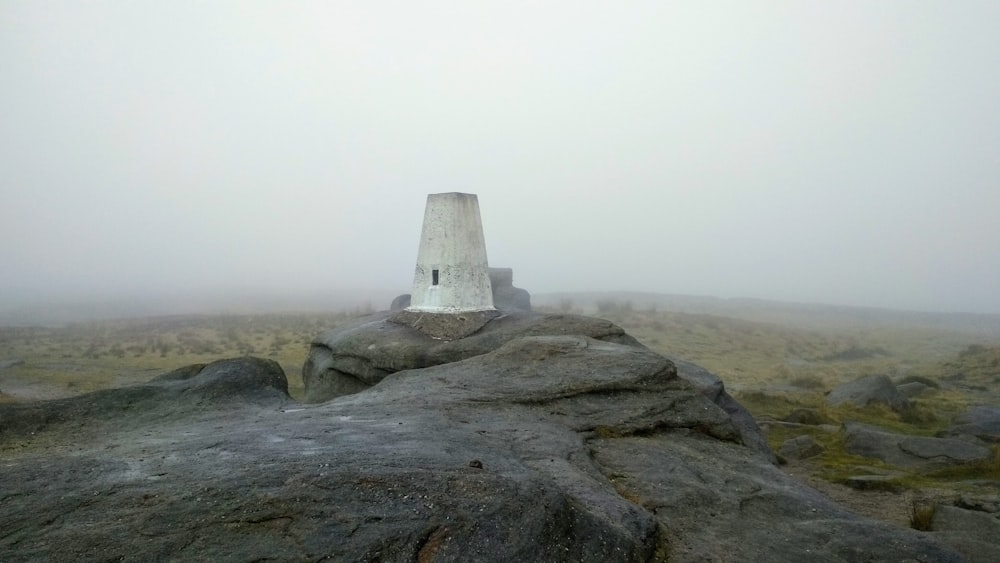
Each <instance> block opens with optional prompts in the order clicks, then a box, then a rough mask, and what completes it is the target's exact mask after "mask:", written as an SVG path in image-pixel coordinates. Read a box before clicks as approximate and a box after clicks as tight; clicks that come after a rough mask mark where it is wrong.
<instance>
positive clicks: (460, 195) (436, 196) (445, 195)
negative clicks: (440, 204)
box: [427, 192, 479, 199]
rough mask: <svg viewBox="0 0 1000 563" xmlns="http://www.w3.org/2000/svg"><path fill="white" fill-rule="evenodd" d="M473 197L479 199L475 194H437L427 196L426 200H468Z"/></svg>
mask: <svg viewBox="0 0 1000 563" xmlns="http://www.w3.org/2000/svg"><path fill="white" fill-rule="evenodd" d="M468 197H474V198H477V199H478V198H479V196H477V195H476V194H469V193H465V192H441V193H439V194H427V199H430V198H468Z"/></svg>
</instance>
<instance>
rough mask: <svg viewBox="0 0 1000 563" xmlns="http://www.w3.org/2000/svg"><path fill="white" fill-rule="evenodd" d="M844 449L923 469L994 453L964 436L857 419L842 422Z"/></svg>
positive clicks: (981, 459) (940, 467) (982, 458)
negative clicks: (898, 429) (910, 431)
mask: <svg viewBox="0 0 1000 563" xmlns="http://www.w3.org/2000/svg"><path fill="white" fill-rule="evenodd" d="M844 450H845V451H847V452H849V453H852V454H856V455H860V456H864V457H870V458H875V459H880V460H882V461H884V462H886V463H889V464H891V465H895V466H897V467H903V468H907V469H913V470H923V471H928V470H935V469H944V468H946V467H952V466H956V465H962V464H965V463H973V462H977V461H985V460H987V459H990V458H991V457H992V456H993V452H992V451H991V450H990V449H989V448H986V447H983V446H980V445H978V444H974V443H971V442H968V441H966V440H960V439H957V438H932V437H928V436H910V435H907V434H897V433H895V432H889V431H886V430H884V429H882V428H878V427H876V426H871V425H868V424H862V423H858V422H848V423H845V424H844Z"/></svg>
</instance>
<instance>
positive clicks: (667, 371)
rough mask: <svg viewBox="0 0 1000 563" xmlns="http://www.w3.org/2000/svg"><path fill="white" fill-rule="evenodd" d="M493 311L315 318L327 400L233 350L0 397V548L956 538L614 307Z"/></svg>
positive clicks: (853, 551) (293, 551)
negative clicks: (750, 410)
mask: <svg viewBox="0 0 1000 563" xmlns="http://www.w3.org/2000/svg"><path fill="white" fill-rule="evenodd" d="M493 323H497V326H493V327H489V325H493ZM489 325H488V326H487V327H484V329H483V330H482V331H480V332H479V333H477V334H475V335H473V336H470V337H468V338H466V339H462V340H461V341H454V342H438V341H434V340H433V339H429V338H427V337H426V335H422V334H421V333H419V332H417V331H414V330H413V329H412V328H407V327H401V325H392V323H391V322H389V321H388V315H383V316H376V317H374V318H372V319H368V320H367V321H365V322H363V323H361V324H360V325H358V326H355V327H353V328H352V329H347V330H346V331H344V332H339V333H332V334H327V335H326V336H325V337H324V338H321V339H318V341H317V342H318V343H319V346H321V347H326V348H327V350H328V352H327V353H326V356H324V358H325V359H322V360H319V359H317V358H313V360H312V361H313V363H314V364H317V363H318V362H319V361H323V362H327V364H328V368H329V369H336V370H338V371H339V370H346V371H342V373H353V374H356V375H352V376H351V377H354V378H355V381H357V382H358V383H357V385H358V390H359V391H362V392H357V393H353V394H350V395H346V396H339V397H336V398H333V399H331V400H327V401H326V402H323V403H322V404H312V405H309V404H298V403H295V402H294V401H292V400H291V399H290V398H289V397H288V396H287V394H285V392H284V390H285V386H284V378H283V374H281V373H280V368H279V367H277V366H276V365H274V364H273V362H272V363H268V362H267V361H264V360H256V359H252V358H243V359H238V360H229V361H223V362H217V363H213V364H209V365H208V366H205V367H202V368H199V367H192V368H190V369H187V370H181V371H178V372H173V373H172V374H171V375H169V376H167V377H163V378H160V379H158V380H157V381H154V382H151V383H149V384H146V385H141V386H137V387H130V388H123V389H116V390H109V391H103V392H99V393H92V394H89V395H83V396H79V397H75V398H72V399H66V400H62V401H53V402H46V403H35V404H28V405H0V428H2V430H0V450H2V460H3V462H2V463H3V471H2V472H0V491H2V495H0V508H2V510H0V553H3V554H4V556H3V558H4V560H5V561H37V560H74V561H76V560H81V561H83V560H85V561H90V560H111V559H127V560H189V559H194V560H204V561H213V560H223V559H224V560H266V559H274V560H283V561H288V560H293V561H297V560H320V559H333V560H340V561H473V560H474V561H651V560H667V559H669V560H671V561H681V562H683V561H705V560H712V561H765V560H766V561H860V560H867V561H880V560H886V561H888V560H893V561H898V560H914V561H961V560H962V558H961V555H960V554H959V553H957V552H955V551H952V550H951V549H950V548H948V547H946V546H944V545H943V544H940V543H938V542H936V541H934V540H933V539H932V538H931V536H929V535H927V534H925V533H922V532H917V531H914V530H908V529H902V528H896V527H893V526H890V525H888V524H884V523H879V522H875V521H872V520H869V519H866V518H862V517H860V516H857V515H855V514H853V513H851V512H849V511H847V510H846V509H844V508H842V507H840V506H838V505H836V504H835V503H833V502H832V501H830V500H829V499H827V498H826V497H824V496H822V495H821V494H819V493H818V492H816V491H814V490H812V489H810V488H808V487H806V486H805V485H803V484H801V483H799V482H798V481H795V480H794V479H793V478H791V477H789V476H787V475H785V474H784V473H783V472H782V471H781V470H779V469H778V468H777V467H776V466H775V465H774V464H773V463H772V461H771V460H772V458H771V456H769V455H767V454H768V452H765V451H762V450H761V449H760V448H759V447H755V445H754V443H753V441H752V440H751V439H750V438H748V433H751V434H752V433H753V428H755V425H754V427H753V428H751V427H750V426H748V425H747V423H748V421H747V420H740V419H741V417H742V415H741V414H740V413H739V412H738V410H734V409H737V407H738V404H737V403H735V401H732V399H731V398H730V397H728V394H726V393H725V391H724V389H723V388H722V385H721V383H714V382H713V380H714V381H715V382H717V381H718V380H717V379H714V378H713V377H711V376H710V374H707V372H706V373H704V374H703V373H698V370H697V369H694V368H692V367H687V368H685V369H684V370H678V369H677V367H676V366H675V365H674V363H673V362H671V361H670V360H668V359H666V358H664V357H662V356H660V355H658V354H655V353H653V352H651V351H649V350H648V349H646V348H644V347H642V346H641V345H638V344H636V343H635V342H634V340H632V339H631V338H630V337H628V336H627V335H626V334H624V333H623V332H621V330H620V329H618V328H617V327H615V326H614V325H611V324H610V323H606V322H604V321H597V320H594V319H585V318H575V317H539V316H531V315H527V316H523V317H515V318H508V319H507V320H504V318H500V319H496V320H494V321H493V322H491V323H489ZM602 327H603V328H602ZM588 332H589V333H590V334H587V333H588ZM379 334H383V335H385V336H386V338H379ZM465 341H468V342H465ZM346 350H352V351H355V352H360V351H366V352H365V353H364V355H359V356H355V357H353V360H351V357H350V356H348V355H346ZM352 361H353V363H352ZM404 365H406V366H410V367H402V366H404ZM421 366H423V367H421ZM695 367H696V366H695ZM679 371H687V373H688V376H687V377H686V378H685V377H682V376H681V375H679V373H678V372H679ZM315 373H321V371H316V372H315ZM729 401H732V402H731V403H730V402H729ZM731 411H732V412H731ZM742 412H744V413H745V411H742ZM58 413H69V414H58ZM734 413H735V414H734ZM15 420H20V421H22V422H21V423H18V424H15V425H11V421H15ZM749 422H752V419H750V420H749ZM756 435H757V437H758V438H759V433H756ZM765 447H766V446H765Z"/></svg>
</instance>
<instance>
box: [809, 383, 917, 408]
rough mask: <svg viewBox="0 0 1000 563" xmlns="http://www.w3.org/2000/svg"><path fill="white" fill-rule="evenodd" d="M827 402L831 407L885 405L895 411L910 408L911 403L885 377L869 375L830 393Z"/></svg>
mask: <svg viewBox="0 0 1000 563" xmlns="http://www.w3.org/2000/svg"><path fill="white" fill-rule="evenodd" d="M826 402H827V404H829V405H831V406H837V405H841V404H844V403H847V404H851V405H854V406H856V407H867V406H869V405H874V404H883V405H886V406H888V407H889V408H891V409H892V410H894V411H903V410H906V409H907V408H909V406H910V401H909V400H908V399H907V398H906V397H904V396H903V395H902V394H901V393H900V392H899V391H898V390H897V389H896V386H895V385H894V384H893V383H892V380H891V379H889V378H888V376H885V375H869V376H865V377H861V378H858V379H855V380H854V381H851V382H849V383H845V384H843V385H841V386H840V387H837V388H836V389H834V390H833V391H830V394H829V395H827V397H826Z"/></svg>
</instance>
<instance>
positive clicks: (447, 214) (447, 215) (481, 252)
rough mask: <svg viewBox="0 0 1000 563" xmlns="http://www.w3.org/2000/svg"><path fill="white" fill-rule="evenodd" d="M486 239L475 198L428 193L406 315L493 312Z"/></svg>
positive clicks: (473, 196)
mask: <svg viewBox="0 0 1000 563" xmlns="http://www.w3.org/2000/svg"><path fill="white" fill-rule="evenodd" d="M493 309H494V307H493V289H492V287H491V286H490V269H489V264H488V263H487V260H486V239H485V238H484V237H483V223H482V219H480V216H479V198H478V197H476V194H463V193H457V192H451V193H444V194H430V195H428V196H427V207H426V208H425V209H424V227H423V231H422V232H421V234H420V250H419V251H418V253H417V269H416V272H415V273H414V275H413V291H412V293H411V298H410V306H409V307H407V309H406V310H408V311H422V312H429V313H460V312H464V311H490V310H493Z"/></svg>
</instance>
